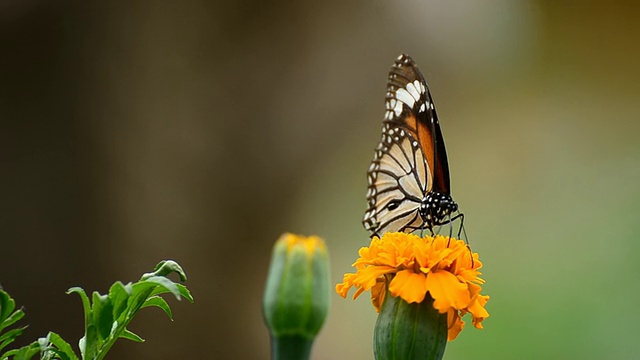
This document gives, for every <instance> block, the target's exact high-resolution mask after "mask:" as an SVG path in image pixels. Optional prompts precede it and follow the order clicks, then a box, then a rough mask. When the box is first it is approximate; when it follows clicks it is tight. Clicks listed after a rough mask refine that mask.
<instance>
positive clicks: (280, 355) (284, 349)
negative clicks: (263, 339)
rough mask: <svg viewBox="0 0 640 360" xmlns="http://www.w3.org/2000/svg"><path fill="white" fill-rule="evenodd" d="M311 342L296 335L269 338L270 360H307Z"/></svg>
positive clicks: (309, 354)
mask: <svg viewBox="0 0 640 360" xmlns="http://www.w3.org/2000/svg"><path fill="white" fill-rule="evenodd" d="M311 345H313V340H311V339H307V338H305V337H302V336H298V335H289V336H280V337H277V338H276V337H272V338H271V360H308V359H309V357H310V356H311Z"/></svg>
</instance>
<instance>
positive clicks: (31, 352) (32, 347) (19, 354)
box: [2, 341, 41, 360]
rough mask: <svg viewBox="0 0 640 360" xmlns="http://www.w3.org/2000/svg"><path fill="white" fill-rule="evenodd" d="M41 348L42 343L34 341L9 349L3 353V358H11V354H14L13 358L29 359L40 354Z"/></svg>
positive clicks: (15, 359) (17, 359) (19, 359)
mask: <svg viewBox="0 0 640 360" xmlns="http://www.w3.org/2000/svg"><path fill="white" fill-rule="evenodd" d="M40 350H41V349H40V344H39V343H38V342H37V341H34V342H32V343H31V344H29V345H26V346H23V347H21V348H19V349H15V350H9V351H7V352H6V353H4V354H3V355H2V360H5V359H9V357H10V356H13V359H12V360H29V359H31V358H33V357H34V356H36V355H39V354H40Z"/></svg>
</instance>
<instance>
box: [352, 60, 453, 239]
mask: <svg viewBox="0 0 640 360" xmlns="http://www.w3.org/2000/svg"><path fill="white" fill-rule="evenodd" d="M367 177H368V182H369V187H368V191H367V202H368V205H369V207H368V209H367V211H366V212H365V216H364V219H363V224H364V226H365V228H366V229H367V230H369V232H370V233H371V235H372V236H375V235H378V236H379V235H382V234H384V233H385V232H395V231H405V232H411V231H414V230H416V229H420V228H424V227H425V224H424V220H423V219H422V218H421V216H420V214H419V208H420V204H421V202H422V199H423V198H424V196H425V195H426V194H427V193H428V192H429V191H432V190H436V191H441V192H444V193H447V194H448V193H449V167H448V163H447V154H446V150H445V147H444V140H443V139H442V132H441V131H440V125H439V123H438V117H437V114H436V110H435V107H434V105H433V100H432V98H431V94H430V92H429V88H428V86H427V83H426V81H425V79H424V76H423V75H422V74H421V73H420V70H418V67H417V66H416V64H415V63H414V62H413V60H411V58H410V57H409V56H407V55H404V54H403V55H400V57H398V59H396V61H395V63H394V65H393V66H392V68H391V71H390V72H389V80H388V82H387V96H386V113H385V120H384V122H383V128H382V140H381V141H380V144H379V145H378V147H377V148H376V152H375V156H374V159H373V161H372V163H371V166H370V167H369V171H368V173H367Z"/></svg>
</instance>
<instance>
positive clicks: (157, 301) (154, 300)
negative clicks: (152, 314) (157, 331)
mask: <svg viewBox="0 0 640 360" xmlns="http://www.w3.org/2000/svg"><path fill="white" fill-rule="evenodd" d="M149 306H155V307H159V308H160V309H162V310H163V311H164V312H165V314H167V316H168V317H169V319H171V320H172V321H173V315H172V314H171V308H170V307H169V304H167V301H166V300H165V299H163V298H161V297H160V296H151V297H149V298H148V299H147V301H145V302H144V304H143V305H142V308H146V307H149Z"/></svg>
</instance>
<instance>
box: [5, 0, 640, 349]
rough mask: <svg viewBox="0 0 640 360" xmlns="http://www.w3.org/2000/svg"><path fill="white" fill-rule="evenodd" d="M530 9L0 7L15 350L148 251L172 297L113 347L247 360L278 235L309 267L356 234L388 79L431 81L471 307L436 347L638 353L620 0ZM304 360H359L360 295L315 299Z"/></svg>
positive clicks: (636, 32)
mask: <svg viewBox="0 0 640 360" xmlns="http://www.w3.org/2000/svg"><path fill="white" fill-rule="evenodd" d="M574 4H580V5H567V4H566V2H565V4H563V5H561V4H560V2H552V1H540V2H535V1H520V2H517V1H483V2H480V1H477V2H464V3H463V2H449V1H444V0H440V1H359V2H342V1H327V2H316V3H313V4H308V3H303V2H288V1H275V2H264V1H251V0H243V1H235V2H231V1H229V2H209V1H185V2H179V3H178V2H176V3H168V2H135V3H129V4H122V3H121V4H115V3H106V2H105V3H96V2H94V3H92V4H88V3H85V2H75V3H73V2H66V3H58V2H54V1H43V0H30V1H18V0H4V1H2V2H0V39H1V40H0V41H1V48H2V56H0V72H1V81H0V127H1V128H0V172H1V173H0V199H1V201H0V204H1V205H0V209H2V210H1V211H2V214H1V216H0V241H1V242H2V246H1V248H2V249H1V250H0V283H1V284H2V286H3V287H4V289H5V290H7V291H9V292H10V293H11V294H12V295H13V296H14V298H15V299H16V300H17V302H18V303H19V304H22V305H23V306H24V307H25V310H26V312H27V322H28V323H29V324H30V327H29V329H28V330H27V333H26V335H25V336H24V338H23V339H22V343H23V344H24V343H26V342H27V341H31V340H33V339H35V338H36V337H37V336H42V335H44V334H45V333H46V331H47V330H49V329H51V330H54V331H57V332H59V333H60V334H61V335H62V336H63V337H65V338H67V339H68V340H70V341H73V342H74V344H75V341H76V339H78V338H80V337H81V336H82V333H81V331H82V314H81V305H80V301H79V299H77V298H76V297H75V296H68V295H65V294H64V292H65V290H66V289H67V288H69V287H71V286H76V285H77V286H82V287H84V288H86V289H88V290H100V291H102V292H104V291H106V290H107V288H108V286H109V285H110V284H111V283H112V282H113V281H115V280H117V279H121V280H123V281H128V280H136V279H138V277H139V276H140V274H142V273H143V272H146V271H148V270H150V269H151V268H152V267H153V266H154V265H155V264H156V262H157V261H159V260H161V259H164V258H173V259H175V260H177V261H179V262H180V264H182V265H183V266H184V268H185V269H186V271H187V273H188V275H189V276H190V279H189V281H188V283H187V285H188V286H189V288H190V289H191V290H192V292H193V294H194V296H195V298H196V303H195V304H193V305H189V304H188V303H186V302H181V303H177V302H175V301H170V303H171V304H172V306H173V308H174V315H175V321H174V322H173V323H171V322H170V321H169V320H167V319H166V317H165V316H164V315H163V314H162V313H161V312H160V311H159V310H148V311H143V312H142V313H141V314H140V316H139V318H137V319H136V320H135V321H134V323H133V326H132V330H134V331H135V332H137V333H139V334H140V335H142V336H143V337H144V338H145V339H147V342H146V343H145V344H134V343H128V342H124V341H123V342H121V343H118V344H117V345H116V347H115V349H114V351H113V353H112V355H111V357H110V358H113V359H268V357H269V356H268V354H269V338H268V333H267V331H266V329H265V327H264V326H263V322H262V316H261V309H260V302H261V296H262V293H263V286H264V280H265V276H266V270H267V267H268V262H269V256H270V251H271V246H272V244H273V242H274V241H275V240H276V239H277V238H278V236H279V235H280V234H281V233H283V232H285V231H291V232H298V233H303V234H317V235H320V236H322V237H323V238H325V240H326V241H327V243H328V246H329V248H330V252H331V256H332V278H333V281H334V282H339V281H340V280H341V278H342V274H343V273H344V272H346V271H351V268H350V264H351V263H352V262H353V261H354V260H355V258H356V256H357V250H358V248H359V247H361V246H363V245H365V244H367V243H368V237H367V233H366V232H365V230H364V229H363V228H362V226H361V224H360V220H361V218H362V215H363V212H364V210H365V206H366V203H365V192H366V176H365V172H366V169H367V167H368V166H369V162H370V161H371V159H372V157H373V149H374V147H375V146H376V144H377V141H378V140H379V137H380V135H379V132H380V127H381V121H382V118H383V115H384V94H385V84H386V79H387V72H388V70H389V68H390V66H391V64H392V63H393V60H394V59H395V57H396V56H397V55H398V54H400V53H401V52H407V53H408V54H410V55H411V56H412V57H413V58H414V60H415V61H416V62H417V63H418V65H419V66H420V67H421V69H422V71H423V73H424V74H425V76H426V77H427V79H428V81H429V84H430V86H431V91H432V93H433V96H434V99H435V103H436V104H437V108H438V111H439V115H440V121H441V125H442V130H443V133H444V137H445V139H446V143H447V150H448V154H449V162H450V167H451V169H450V170H451V174H452V194H453V196H454V198H455V199H456V201H458V203H459V204H460V206H461V210H462V211H463V212H464V213H465V214H466V216H467V217H466V219H467V222H466V229H467V233H468V234H469V240H470V242H471V245H472V248H473V250H474V251H477V252H479V253H480V255H481V259H482V260H483V262H484V264H485V267H484V271H483V272H484V278H485V279H486V280H487V283H486V285H485V287H484V293H486V294H489V295H490V296H491V300H490V302H489V303H488V305H487V308H488V310H489V312H490V313H491V317H490V318H489V319H488V320H486V321H485V323H484V324H485V330H482V331H478V330H475V329H473V328H471V327H470V324H469V323H470V320H469V321H468V325H469V326H468V328H467V329H466V330H465V331H463V332H462V334H461V335H460V337H459V338H458V339H457V340H455V341H454V342H452V343H450V344H449V346H448V349H447V352H446V354H445V358H446V359H469V358H474V359H540V358H546V359H630V358H637V357H639V356H640V342H638V341H637V339H636V337H637V334H638V330H637V327H638V322H639V320H640V316H639V310H638V308H637V299H638V297H639V296H640V282H639V281H638V278H639V275H640V251H639V250H640V245H639V244H638V236H637V235H636V234H637V233H635V231H636V230H638V228H639V227H640V225H639V222H638V220H637V218H638V216H639V215H640V187H639V183H640V156H639V155H640V142H639V140H638V134H639V131H640V121H639V120H640V119H639V114H640V101H639V100H640V70H639V65H640V42H639V39H640V7H636V6H623V5H610V4H608V3H607V2H602V3H599V2H596V1H590V2H577V1H576V2H574ZM332 300H333V301H332V309H331V312H330V317H329V319H328V321H327V323H326V325H325V328H324V329H323V331H322V332H321V334H320V336H319V338H318V340H317V342H316V345H315V347H314V352H313V358H314V359H370V358H372V351H371V349H372V345H371V340H372V327H373V324H374V321H375V312H374V311H373V309H372V308H371V306H370V304H369V301H368V299H367V296H363V297H361V298H360V299H358V300H357V301H351V300H343V299H341V298H339V297H338V296H337V295H335V294H334V295H333V296H332Z"/></svg>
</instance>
